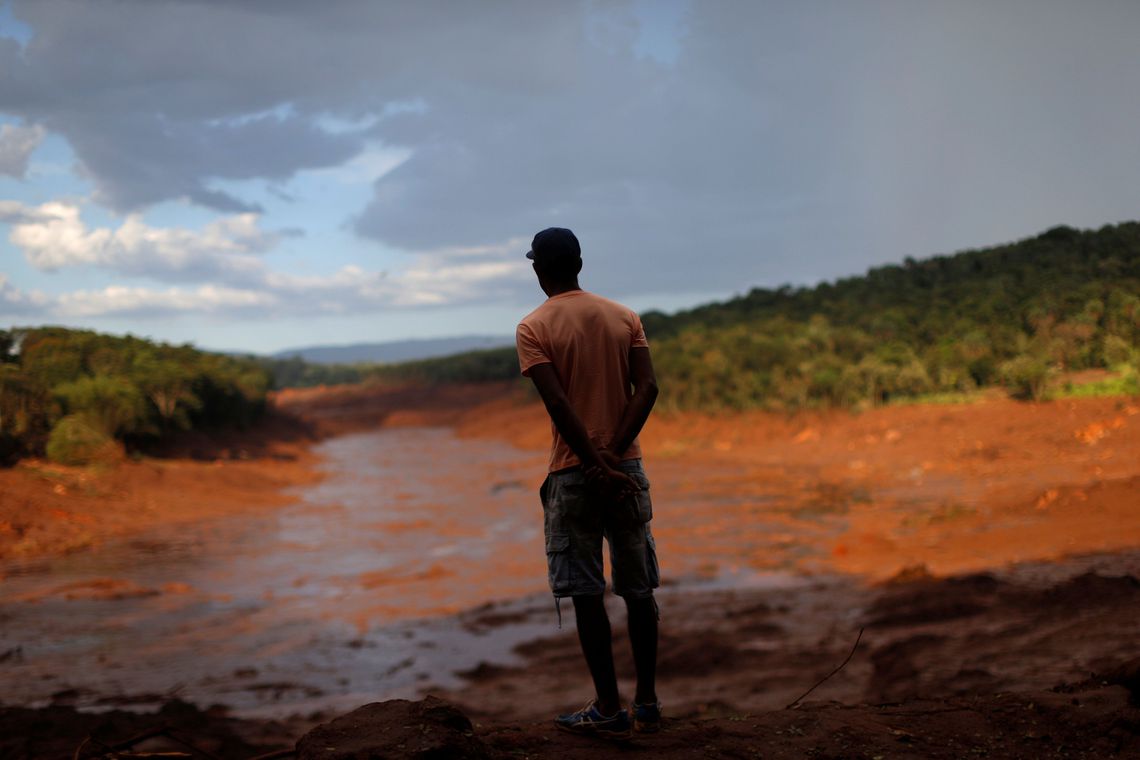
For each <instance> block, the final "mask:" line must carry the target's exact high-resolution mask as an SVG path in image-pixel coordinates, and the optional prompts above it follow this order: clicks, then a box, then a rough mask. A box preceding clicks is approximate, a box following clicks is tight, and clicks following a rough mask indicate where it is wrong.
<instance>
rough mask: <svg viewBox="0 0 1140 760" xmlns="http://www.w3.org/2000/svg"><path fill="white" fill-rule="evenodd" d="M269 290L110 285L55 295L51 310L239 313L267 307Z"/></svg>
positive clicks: (111, 313) (74, 313) (100, 313)
mask: <svg viewBox="0 0 1140 760" xmlns="http://www.w3.org/2000/svg"><path fill="white" fill-rule="evenodd" d="M275 303H276V297H275V296H274V295H273V294H272V293H265V292H259V291H256V290H241V289H237V288H226V287H219V286H216V285H202V286H201V287H198V288H194V289H187V288H167V289H164V290H156V289H151V288H138V287H125V286H122V285H112V286H110V287H107V288H103V289H102V290H95V291H87V290H80V291H75V292H73V293H65V294H63V295H61V296H59V297H58V298H57V299H56V301H55V304H54V308H53V311H54V313H55V314H58V315H60V316H65V317H108V316H122V315H131V316H144V315H154V316H158V315H170V314H181V313H198V314H216V313H225V314H231V315H232V314H240V313H243V312H249V311H258V310H264V309H266V308H271V307H272V306H274V304H275Z"/></svg>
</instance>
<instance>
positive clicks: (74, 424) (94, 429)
mask: <svg viewBox="0 0 1140 760" xmlns="http://www.w3.org/2000/svg"><path fill="white" fill-rule="evenodd" d="M47 455H48V459H50V460H51V461H53V462H58V463H59V464H68V465H83V464H91V463H93V462H101V461H111V460H114V459H118V458H119V457H121V456H122V447H121V446H120V445H119V444H118V442H116V441H115V439H114V438H112V437H111V436H109V435H107V434H106V433H105V432H103V431H102V430H100V429H99V427H98V426H97V425H95V424H92V423H91V422H90V421H89V420H88V419H86V418H85V417H83V416H82V415H79V414H69V415H68V416H66V417H64V418H63V419H61V420H60V421H59V422H57V423H56V424H55V427H53V428H52V430H51V435H50V436H48V442H47Z"/></svg>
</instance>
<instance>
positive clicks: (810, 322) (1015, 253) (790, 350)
mask: <svg viewBox="0 0 1140 760" xmlns="http://www.w3.org/2000/svg"><path fill="white" fill-rule="evenodd" d="M644 322H645V326H646V332H647V333H648V334H649V335H650V340H651V341H653V342H654V345H655V350H654V358H655V360H656V362H657V364H658V366H659V372H660V374H662V375H663V377H664V378H665V380H664V382H663V387H664V388H665V390H666V391H667V394H668V397H667V398H668V400H669V401H670V402H671V403H673V404H676V405H679V406H684V407H694V406H696V407H720V406H728V407H751V406H761V407H769V408H795V407H802V406H813V405H850V404H854V403H859V402H870V403H881V402H883V401H886V400H889V399H891V398H893V397H899V396H915V395H921V394H927V393H931V392H945V391H967V390H970V389H973V388H976V387H978V386H984V385H991V384H998V383H1001V384H1005V385H1007V386H1008V387H1009V388H1010V389H1011V392H1013V393H1014V394H1015V395H1021V396H1034V397H1036V396H1039V395H1040V394H1041V393H1042V392H1043V390H1044V389H1045V387H1046V384H1047V381H1048V379H1049V377H1050V376H1051V375H1054V374H1056V373H1058V372H1059V371H1062V370H1077V369H1086V368H1095V367H1108V368H1117V369H1120V370H1121V371H1122V372H1123V373H1124V375H1125V377H1126V378H1127V382H1128V384H1126V385H1125V386H1124V387H1125V388H1132V387H1134V386H1135V383H1136V380H1135V369H1136V366H1137V362H1138V354H1140V351H1138V349H1140V224H1138V223H1135V222H1130V223H1126V224H1120V225H1115V226H1106V227H1103V228H1101V229H1099V230H1096V231H1078V230H1074V229H1071V228H1069V227H1055V228H1053V229H1051V230H1049V231H1047V232H1045V233H1042V234H1041V235H1038V236H1036V237H1033V238H1029V239H1027V240H1022V241H1019V242H1016V243H1011V244H1008V245H1002V246H997V247H994V248H987V249H984V250H976V251H965V252H962V253H958V254H955V255H950V256H935V257H933V258H928V259H923V260H920V261H915V260H913V259H907V260H906V261H905V262H904V263H903V264H901V265H894V266H884V267H878V268H875V269H872V270H870V271H869V272H867V274H865V275H863V276H860V277H850V278H847V279H843V280H839V281H837V282H832V283H823V284H820V285H817V286H815V287H809V288H791V287H783V288H778V289H775V290H766V289H755V290H753V291H751V292H750V293H749V294H748V295H746V296H742V297H740V298H736V299H733V300H731V301H727V302H725V303H717V304H709V305H707V306H702V307H699V308H695V309H691V310H689V311H685V312H681V313H678V314H674V315H664V314H659V313H649V314H646V315H644Z"/></svg>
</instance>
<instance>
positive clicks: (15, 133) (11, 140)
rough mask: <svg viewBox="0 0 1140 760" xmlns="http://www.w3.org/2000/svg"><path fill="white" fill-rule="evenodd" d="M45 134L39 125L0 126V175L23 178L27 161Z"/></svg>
mask: <svg viewBox="0 0 1140 760" xmlns="http://www.w3.org/2000/svg"><path fill="white" fill-rule="evenodd" d="M46 134H47V133H46V132H45V130H44V128H43V127H41V126H40V125H39V124H33V125H32V126H30V127H17V126H15V125H14V124H3V125H0V175H4V174H6V175H8V176H10V177H23V176H24V175H25V174H26V173H27V171H28V159H29V158H31V155H32V153H33V152H35V150H36V148H38V147H39V145H40V143H41V142H42V141H43V139H44V136H45V135H46Z"/></svg>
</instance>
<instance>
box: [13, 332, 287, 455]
mask: <svg viewBox="0 0 1140 760" xmlns="http://www.w3.org/2000/svg"><path fill="white" fill-rule="evenodd" d="M271 383H272V378H271V376H270V374H269V373H268V372H267V371H266V370H265V369H264V368H262V367H261V366H260V365H258V364H257V363H256V362H253V361H251V360H249V359H246V358H239V357H231V356H225V355H221V354H213V353H207V352H203V351H199V350H197V349H195V348H193V347H192V346H188V345H181V346H174V345H167V344H162V343H154V342H152V341H148V340H144V339H142V338H137V337H133V336H129V335H128V336H126V337H118V336H111V335H102V334H99V333H95V332H92V331H88V330H71V329H66V328H62V327H39V328H27V329H13V330H6V331H0V461H6V462H11V461H13V460H14V459H17V458H19V457H21V456H28V455H37V456H38V455H44V454H47V455H48V456H49V457H51V458H52V459H54V460H56V461H60V462H64V463H83V462H89V461H92V460H93V459H98V458H99V457H102V456H114V455H115V454H116V453H117V452H121V451H122V449H123V447H124V446H125V447H127V448H140V447H145V446H146V445H148V444H149V443H153V442H157V441H161V440H162V439H163V438H165V437H167V436H170V435H172V434H174V433H176V432H178V431H182V430H190V429H210V428H220V427H231V426H237V427H244V426H248V425H249V424H251V423H252V422H253V421H254V420H256V419H257V418H258V416H260V415H261V414H262V412H263V411H264V409H265V402H266V393H267V391H268V389H269V387H270V385H271Z"/></svg>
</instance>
